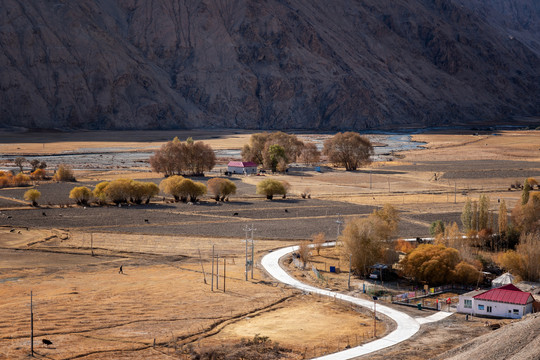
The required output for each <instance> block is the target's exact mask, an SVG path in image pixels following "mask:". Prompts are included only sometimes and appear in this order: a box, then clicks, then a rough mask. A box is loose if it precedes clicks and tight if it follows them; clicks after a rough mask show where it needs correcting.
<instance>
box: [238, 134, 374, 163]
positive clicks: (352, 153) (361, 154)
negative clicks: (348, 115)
mask: <svg viewBox="0 0 540 360" xmlns="http://www.w3.org/2000/svg"><path fill="white" fill-rule="evenodd" d="M322 153H323V154H324V155H326V156H327V157H328V161H330V162H332V163H333V164H334V165H336V166H342V167H344V168H345V169H346V170H347V171H353V170H357V169H358V168H359V167H360V166H363V165H367V164H369V163H370V162H371V156H372V155H373V145H372V144H371V142H370V141H369V139H368V138H367V137H364V136H361V135H360V134H358V133H355V132H345V133H337V134H336V135H334V136H333V137H332V138H330V139H328V140H326V141H325V142H324V148H323V151H322ZM320 157H321V152H320V151H319V150H318V149H317V146H316V145H315V144H314V143H304V142H303V141H301V140H300V139H298V138H297V137H296V135H292V134H291V135H290V134H286V133H284V132H281V131H278V132H274V133H258V134H253V135H251V138H250V141H249V144H246V145H244V148H243V149H242V159H243V160H244V161H252V162H254V163H256V164H258V165H262V166H263V167H264V168H266V169H271V170H272V171H285V170H286V169H287V166H288V165H289V164H290V163H292V162H297V161H301V162H304V163H305V164H309V165H313V164H316V163H318V162H319V161H320Z"/></svg>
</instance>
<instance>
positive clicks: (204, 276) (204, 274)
mask: <svg viewBox="0 0 540 360" xmlns="http://www.w3.org/2000/svg"><path fill="white" fill-rule="evenodd" d="M197 250H198V251H199V262H200V263H201V269H202V273H203V279H204V283H205V284H208V283H207V282H206V272H205V271H204V265H203V263H202V256H201V249H197Z"/></svg>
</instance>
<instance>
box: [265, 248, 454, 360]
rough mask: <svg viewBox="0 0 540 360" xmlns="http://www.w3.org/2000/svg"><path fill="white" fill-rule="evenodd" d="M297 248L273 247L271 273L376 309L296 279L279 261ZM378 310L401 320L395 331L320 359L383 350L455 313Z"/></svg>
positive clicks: (336, 359) (269, 260) (340, 358)
mask: <svg viewBox="0 0 540 360" xmlns="http://www.w3.org/2000/svg"><path fill="white" fill-rule="evenodd" d="M328 245H329V246H331V245H333V244H332V243H328ZM296 250H298V246H290V247H286V248H283V249H279V250H276V251H273V252H271V253H269V254H268V255H266V256H264V257H263V258H262V260H261V264H262V266H263V267H264V269H265V270H266V271H267V272H268V273H269V274H270V275H271V276H273V277H274V278H275V279H276V280H279V281H281V282H282V283H285V284H287V285H290V286H293V287H295V288H297V289H300V290H303V291H307V292H310V293H314V294H321V295H326V296H330V297H335V298H337V299H341V300H345V301H348V302H350V303H353V304H356V305H360V306H363V307H366V308H368V309H370V310H372V311H373V302H372V301H369V300H364V299H359V298H355V297H353V296H349V295H344V294H340V293H337V292H334V291H329V290H324V289H319V288H316V287H314V286H310V285H307V284H304V283H302V282H300V281H298V280H296V279H295V278H293V277H292V276H290V275H289V274H288V273H287V272H286V271H285V270H283V268H281V266H280V265H279V259H280V258H282V257H283V256H285V255H287V254H289V253H291V252H293V251H296ZM376 310H377V312H379V313H382V314H384V315H386V316H388V317H389V318H391V319H392V320H394V321H395V322H396V324H397V328H396V329H395V330H394V331H392V332H391V333H390V334H388V335H386V336H385V337H383V338H380V339H378V340H375V341H372V342H369V343H367V344H364V345H361V346H357V347H354V348H351V349H347V350H344V351H340V352H337V353H334V354H330V355H325V356H322V357H319V358H317V359H319V360H322V359H324V360H346V359H352V358H355V357H357V356H362V355H366V354H369V353H372V352H375V351H379V350H381V349H384V348H387V347H390V346H393V345H396V344H398V343H400V342H402V341H405V340H407V339H409V338H410V337H412V336H413V335H414V334H416V332H418V330H419V329H420V324H425V323H428V322H433V321H439V320H441V319H444V318H445V317H447V316H450V315H452V313H446V312H442V311H440V312H438V313H436V314H433V315H431V316H428V317H425V318H416V319H415V318H412V317H411V316H409V315H407V314H405V313H403V312H401V311H398V310H395V309H392V308H389V307H388V306H384V305H380V304H378V305H377V309H376Z"/></svg>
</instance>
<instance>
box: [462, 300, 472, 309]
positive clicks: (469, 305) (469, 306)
mask: <svg viewBox="0 0 540 360" xmlns="http://www.w3.org/2000/svg"><path fill="white" fill-rule="evenodd" d="M463 307H465V308H466V309H472V300H465V301H464V302H463Z"/></svg>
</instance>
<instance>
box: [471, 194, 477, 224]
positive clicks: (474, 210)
mask: <svg viewBox="0 0 540 360" xmlns="http://www.w3.org/2000/svg"><path fill="white" fill-rule="evenodd" d="M471 218H472V220H471V230H474V231H478V203H477V202H476V201H473V203H472V216H471Z"/></svg>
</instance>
